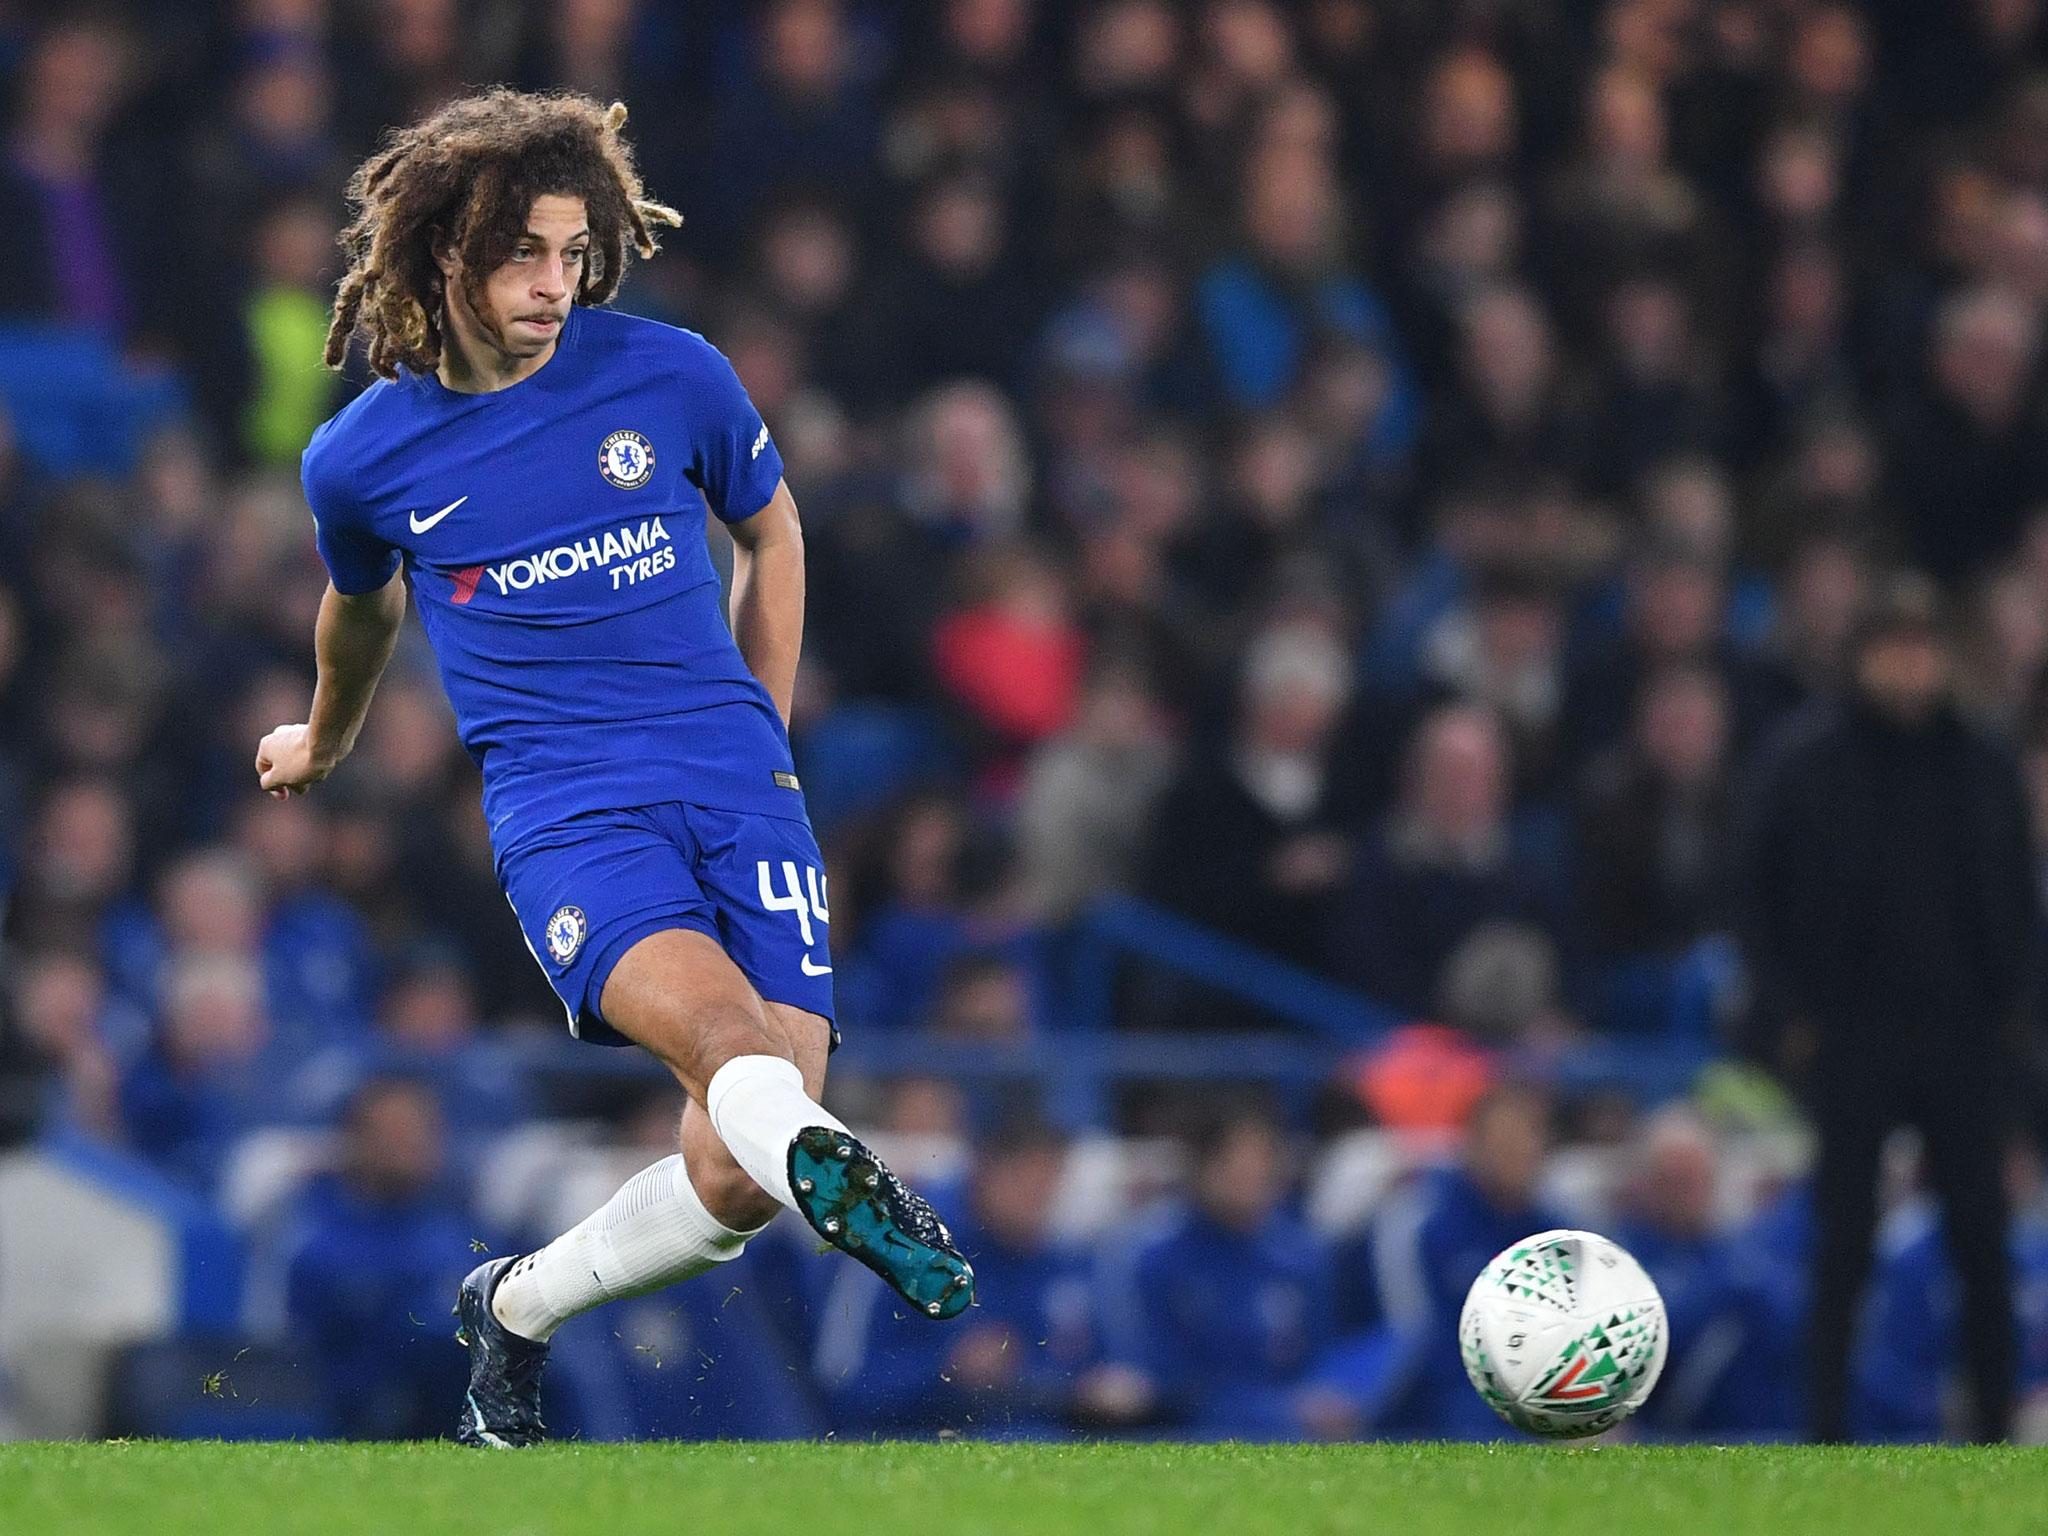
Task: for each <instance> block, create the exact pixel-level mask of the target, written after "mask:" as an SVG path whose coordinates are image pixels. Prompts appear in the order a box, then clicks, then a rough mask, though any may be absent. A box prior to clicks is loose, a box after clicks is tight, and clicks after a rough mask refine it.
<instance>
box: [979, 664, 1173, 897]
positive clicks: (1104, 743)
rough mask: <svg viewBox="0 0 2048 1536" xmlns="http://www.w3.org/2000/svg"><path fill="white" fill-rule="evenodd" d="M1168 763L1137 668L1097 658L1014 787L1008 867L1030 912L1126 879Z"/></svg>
mask: <svg viewBox="0 0 2048 1536" xmlns="http://www.w3.org/2000/svg"><path fill="white" fill-rule="evenodd" d="M1172 768H1173V746H1172V740H1171V737H1170V735H1169V734H1168V727H1167V723H1166V721H1165V720H1164V719H1163V718H1162V717H1161V712H1160V708H1159V703H1158V700H1157V699H1155V698H1154V697H1153V695H1152V693H1151V691H1150V690H1149V689H1148V688H1147V686H1146V682H1145V679H1144V678H1143V676H1141V675H1140V674H1139V673H1138V671H1137V670H1136V669H1135V668H1133V667H1130V666H1125V665H1118V664H1116V663H1113V662H1112V663H1107V664H1098V665H1097V667H1096V669H1095V671H1094V674H1093V676H1091V677H1090V678H1089V680H1088V681H1087V682H1085V683H1084V684H1083V685H1082V689H1081V698H1080V702H1079V704H1078V706H1077V708H1076V712H1075V717H1074V721H1073V723H1072V725H1070V726H1069V727H1068V728H1067V729H1066V730H1065V731H1063V732H1061V733H1060V734H1059V735H1058V736H1055V737H1053V738H1052V739H1051V740H1049V741H1046V742H1043V743H1042V744H1040V746H1039V747H1038V749H1037V750H1036V751H1035V752H1033V753H1032V755H1031V759H1030V762H1029V763H1028V765H1027V766H1026V768H1025V772H1024V779H1023V783H1022V784H1021V785H1020V787H1019V789H1018V793H1017V845H1018V846H1017V877H1018V880H1019V882H1020V884H1021V886H1022V891H1023V894H1022V899H1023V901H1024V903H1025V905H1026V907H1027V910H1029V911H1030V912H1031V914H1032V915H1033V916H1034V917H1035V918H1037V919H1038V920H1039V921H1042V922H1047V923H1050V924H1053V925H1055V926H1057V925H1059V924H1062V923H1064V922H1066V921H1067V920H1068V919H1070V918H1072V917H1074V916H1076V915H1077V914H1078V913H1080V912H1081V910H1082V909H1083V908H1084V907H1086V906H1087V904H1088V903H1089V902H1090V901H1091V900H1093V899H1094V898H1095V897H1097V896H1101V895H1104V894H1106V893H1108V892H1110V891H1115V890H1123V889H1127V888H1129V886H1130V885H1131V884H1132V881H1133V876H1134V875H1135V872H1136V868H1137V862H1138V856H1139V852H1140V847H1141V842H1142V839H1143V837H1144V830H1145V826H1146V824H1147V822H1148V821H1149V820H1150V818H1151V814H1152V808H1153V806H1154V805H1155V804H1156V803H1157V801H1158V797H1159V795H1160V793H1161V792H1162V791H1163V790H1164V789H1165V787H1166V780H1167V776H1168V775H1169V774H1170V773H1171V772H1172Z"/></svg>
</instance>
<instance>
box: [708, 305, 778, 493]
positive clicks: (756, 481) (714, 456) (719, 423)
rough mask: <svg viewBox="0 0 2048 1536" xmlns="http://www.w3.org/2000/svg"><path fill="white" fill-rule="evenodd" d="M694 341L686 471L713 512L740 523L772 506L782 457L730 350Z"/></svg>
mask: <svg viewBox="0 0 2048 1536" xmlns="http://www.w3.org/2000/svg"><path fill="white" fill-rule="evenodd" d="M691 339H692V341H693V342H694V343H695V345H694V347H693V349H692V350H693V351H694V352H695V354H696V355H695V357H693V358H692V359H691V363H690V367H689V372H688V375H687V380H686V384H687V395H686V398H685V402H684V405H685V409H686V410H687V411H688V412H689V439H690V466H689V469H688V470H687V471H686V473H687V475H688V476H689V480H690V483H691V484H692V485H694V486H696V487H697V489H698V490H700V491H702V492H703V493H704V500H705V502H706V503H707V504H708V505H709V506H710V508H711V510H712V511H713V512H715V513H717V514H718V516H719V517H720V518H721V519H723V520H724V521H726V522H728V523H737V522H741V521H743V520H744V519H746V518H749V517H752V516H753V515H754V514H755V513H756V512H758V511H760V510H761V509H762V508H763V507H765V506H767V505H768V502H769V499H770V498H771V497H772V496H774V494H775V487H776V486H777V485H779V484H781V483H782V455H781V454H780V453H779V452H778V451H777V450H776V447H775V441H774V439H773V438H771V437H770V436H769V435H768V424H767V423H766V422H764V421H763V420H762V419H761V413H760V412H759V411H757V410H755V409H754V402H753V401H752V400H749V399H748V398H747V391H746V389H745V387H744V386H743V385H742V384H741V383H740V376H739V375H738V374H737V373H735V372H733V367H732V364H731V363H729V362H727V361H726V359H725V354H723V353H722V352H720V351H719V350H718V349H717V348H716V347H714V346H712V345H711V343H710V342H708V341H705V340H704V339H703V338H702V337H697V336H693V337H692V338H691Z"/></svg>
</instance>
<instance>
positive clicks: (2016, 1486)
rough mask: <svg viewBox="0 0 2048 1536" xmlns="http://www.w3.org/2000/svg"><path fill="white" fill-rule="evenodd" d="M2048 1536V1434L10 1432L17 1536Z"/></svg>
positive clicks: (4, 1450) (7, 1460) (0, 1463)
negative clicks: (430, 1435) (369, 1441)
mask: <svg viewBox="0 0 2048 1536" xmlns="http://www.w3.org/2000/svg"><path fill="white" fill-rule="evenodd" d="M1551 1530H1557V1531H1578V1530H1588V1531H1598V1532H1600V1533H1602V1536H1634V1533H1638V1532H1640V1533H1645V1536H1648V1533H1655V1536H1690V1533H1692V1532H1705V1533H1711V1536H1778V1533H1784V1536H1808V1533H1815V1536H1819V1533H1828V1536H1833V1533H1836V1532H1840V1533H1843V1536H1849V1533H1855V1536H1889V1533H1893V1532H1896V1533H1899V1536H1906V1533H1911V1536H1928V1533H1930V1532H1937V1533H1942V1536H1949V1533H1955V1536H2007V1533H2011V1536H2019V1533H2021V1532H2025V1533H2028V1536H2041V1533H2043V1532H2048V1450H2009V1449H1994V1450H1971V1449H1960V1448H1954V1449H1951V1448H1920V1447H1915V1448H1910V1449H1908V1448H1900V1449H1857V1450H1848V1449H1844V1450H1832V1449H1830V1450H1819V1449H1806V1448H1799V1447H1776V1446H1770V1447H1764V1446H1755V1447H1740V1448H1734V1449H1709V1448H1703V1447H1697V1448H1686V1449H1648V1448H1642V1447H1633V1446H1624V1445H1610V1446H1599V1447H1593V1448H1588V1449H1577V1450H1574V1449H1570V1448H1566V1447H1560V1446H1549V1445H1514V1446H1501V1447H1494V1448H1489V1447H1485V1446H1444V1445H1400V1446H1395V1445H1361V1446H1313V1447H1311V1446H1290V1447H1273V1448H1267V1447H1253V1446H1185V1445H1136V1446H1134V1445H1118V1446H1019V1445H1013V1446H992V1445H972V1444H947V1445H852V1444H832V1443H825V1444H806V1445H626V1446H621V1445H607V1446H597V1445H560V1446H550V1447H547V1448H545V1449H542V1450H537V1451H523V1452H518V1453H513V1454H504V1453H483V1452H473V1451H463V1450H460V1449H457V1448H456V1447H454V1446H448V1445H218V1444H171V1443H158V1442H149V1443H115V1444H109V1445H88V1444H30V1445H0V1532H6V1533H8V1536H16V1533H19V1536H32V1533H33V1536H73V1533H79V1536H99V1533H107V1536H114V1533H120V1536H130V1533H138V1536H139V1533H152V1536H156V1533H160V1536H187V1533H191V1536H200V1533H204V1536H242V1533H245V1532H260V1533H265V1536H300V1533H304V1536H327V1533H335V1536H382V1533H385V1532H393V1533H398V1532H403V1533H405V1536H443V1533H448V1536H557V1533H561V1536H583V1533H586V1532H587V1533H590V1536H697V1533H703V1536H835V1533H841V1532H852V1533H859V1536H887V1533H890V1532H895V1531H915V1532H918V1533H920V1536H1008V1533H1017V1536H1026V1533H1028V1536H1064V1533H1069V1532H1072V1533H1083V1532H1085V1533H1087V1536H1121V1533H1125V1532H1132V1533H1139V1532H1142V1533H1151V1532H1158V1533H1161V1536H1165V1533H1176V1536H1179V1533H1193V1536H1260V1533H1267V1532H1271V1533H1274V1536H1315V1533H1322V1532H1328V1533H1333V1536H1334V1533H1339V1532H1343V1533H1352V1532H1372V1533H1376V1536H1377V1533H1385V1536H1439V1533H1442V1536H1450V1533H1458V1536H1465V1533H1470V1532H1490V1531H1500V1532H1502V1533H1504V1536H1505V1533H1527V1532H1540V1531H1551Z"/></svg>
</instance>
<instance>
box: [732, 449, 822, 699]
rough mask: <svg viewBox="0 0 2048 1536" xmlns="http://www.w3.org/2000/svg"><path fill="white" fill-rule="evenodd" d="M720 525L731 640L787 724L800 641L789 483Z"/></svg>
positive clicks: (799, 548) (796, 544)
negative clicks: (726, 552)
mask: <svg viewBox="0 0 2048 1536" xmlns="http://www.w3.org/2000/svg"><path fill="white" fill-rule="evenodd" d="M726 527H727V528H728V529H729V530H730V531H731V533H732V546H733V553H732V633H733V639H734V640H736V641H738V642H739V648H740V655H741V657H742V658H744V660H745V661H746V663H747V670H748V671H750V672H752V673H753V674H754V676H755V677H756V678H757V679H758V680H759V681H760V684H761V686H762V687H763V688H766V689H767V690H768V697H769V698H771V699H773V700H774V701H775V708H776V711H777V712H778V713H779V714H780V715H781V716H782V722H783V724H784V725H787V724H788V723H789V706H790V698H791V696H792V695H793V694H794V693H795V692H796V664H797V658H798V656H799V655H801V653H802V651H803V643H804V530H803V524H802V523H801V522H800V521H799V520H798V518H797V515H796V499H795V498H794V497H792V496H791V495H790V494H789V483H788V482H787V481H782V480H779V481H777V482H776V485H775V494H774V495H773V496H771V497H770V498H769V499H768V505H767V506H765V507H763V508H762V509H761V510H760V511H758V512H756V513H755V514H754V515H753V516H752V517H745V518H741V519H739V520H738V521H737V522H732V523H728V524H727V525H726Z"/></svg>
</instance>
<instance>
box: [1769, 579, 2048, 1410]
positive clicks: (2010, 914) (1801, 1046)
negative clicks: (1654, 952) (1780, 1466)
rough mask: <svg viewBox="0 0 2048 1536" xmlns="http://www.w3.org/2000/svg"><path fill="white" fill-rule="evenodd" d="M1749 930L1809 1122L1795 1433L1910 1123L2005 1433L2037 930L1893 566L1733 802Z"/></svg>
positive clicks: (1839, 1330)
mask: <svg viewBox="0 0 2048 1536" xmlns="http://www.w3.org/2000/svg"><path fill="white" fill-rule="evenodd" d="M1744 814H1745V821H1746V824H1747V829H1746V832H1745V835H1744V845H1743V851H1742V855H1741V857H1742V861H1743V862H1742V875H1741V884H1742V890H1743V896H1742V901H1743V905H1744V908H1745V910H1744V912H1743V914H1742V922H1743V932H1744V942H1745V944H1746V947H1747V950H1748V954H1749V958H1750V964H1751V966H1752V969H1753V972H1754V974H1755V977H1756V982H1757V986H1758V989H1759V996H1760V999H1761V1002H1762V1005H1763V1009H1764V1012H1763V1015H1762V1017H1763V1019H1764V1020H1765V1024H1766V1027H1767V1028H1768V1029H1769V1030H1771V1031H1772V1034H1773V1036H1774V1038H1772V1039H1770V1040H1769V1041H1768V1043H1767V1044H1766V1047H1765V1048H1766V1049H1767V1050H1768V1051H1769V1052H1770V1053H1771V1054H1772V1055H1773V1057H1774V1058H1775V1059H1776V1060H1777V1061H1778V1062H1779V1063H1780V1064H1781V1065H1782V1066H1784V1067H1785V1068H1786V1069H1787V1070H1788V1071H1791V1072H1793V1073H1795V1074H1797V1076H1798V1077H1799V1079H1800V1080H1801V1081H1802V1083H1803V1085H1804V1086H1805V1088H1806V1091H1807V1097H1808V1101H1809V1105H1810V1108H1811V1110H1812V1113H1813V1114H1814V1117H1815V1119H1816V1122H1817V1128H1818V1130H1819V1134H1820V1153H1819V1159H1820V1160H1819V1166H1818V1170H1817V1173H1816V1184H1815V1192H1814V1210H1815V1216H1816V1221H1817V1239H1816V1243H1815V1249H1814V1273H1813V1294H1814V1295H1815V1296H1816V1297H1817V1298H1827V1299H1828V1304H1826V1305H1819V1306H1817V1307H1816V1310H1815V1315H1814V1340H1813V1362H1812V1369H1813V1383H1812V1391H1813V1400H1812V1404H1811V1413H1812V1429H1813V1433H1814V1434H1815V1435H1816V1436H1817V1437H1818V1438H1821V1439H1828V1440H1838V1439H1842V1438H1844V1437H1846V1436H1847V1435H1848V1434H1849V1432H1850V1428H1851V1425H1850V1420H1849V1386H1850V1383H1849V1356H1850V1346H1851V1342H1852V1338H1853V1330H1854V1326H1855V1321H1856V1308H1855V1306H1854V1305H1853V1301H1852V1299H1853V1298H1857V1297H1860V1296H1861V1295H1862V1292H1863V1284H1864V1281H1865V1279H1866V1277H1867V1276H1868V1274H1869V1269H1870V1244H1871V1235H1872V1232H1873V1230H1874V1228H1875V1225H1876V1219H1877V1206H1876V1201H1877V1187H1876V1184H1877V1181H1876V1174H1877V1163H1878V1153H1879V1149H1880V1148H1881V1146H1882V1144H1883V1141H1884V1138H1885V1136H1886V1134H1887V1133H1888V1132H1889V1131H1890V1130H1891V1128H1892V1127H1893V1126H1894V1125H1897V1124H1900V1123H1907V1124H1911V1125H1914V1126H1916V1127H1918V1128H1919V1130H1920V1131H1921V1134H1922V1135H1923V1136H1924V1138H1925V1139H1926V1145H1927V1156H1928V1174H1929V1182H1930V1183H1931V1184H1932V1186H1933V1187H1934V1188H1935V1190H1936V1191H1937V1192H1938V1194H1939V1197H1940V1199H1941V1203H1942V1209H1943V1214H1944V1218H1945V1231H1946V1232H1947V1234H1948V1239H1949V1243H1950V1246H1951V1250H1952V1253H1953V1256H1954V1259H1955V1261H1956V1268H1957V1272H1958V1274H1959V1275H1960V1277H1961V1280H1962V1284H1963V1288H1964V1293H1965V1295H1966V1296H1967V1297H1968V1301H1967V1304H1966V1307H1965V1310H1964V1338H1965V1354H1966V1358H1967V1361H1968V1367H1969V1380H1970V1383H1971V1389H1972V1398H1973V1400H1972V1409H1971V1416H1970V1434H1971V1435H1972V1437H1978V1438H1988V1439H1998V1438H2002V1437H2003V1436H2004V1435H2005V1434H2006V1433H2007V1432H2008V1431H2009V1429H2010V1426H2011V1415H2012V1394H2013V1358H2012V1349H2011V1333H2012V1326H2013V1324H2012V1315H2013V1302H2012V1280H2011V1275H2010V1272H2009V1269H2008V1264H2007V1259H2006V1251H2005V1250H2006V1241H2007V1231H2008V1215H2007V1210H2006V1205H2005V1198H2004V1194H2003V1192H2002V1190H2001V1188H2000V1185H1999V1179H1998V1163H1999V1151H2000V1148H2001V1146H2002V1145H2003V1137H2004V1133H2005V1129H2006V1127H2007V1126H2008V1125H2009V1124H2010V1117H2011V1115H2012V1114H2013V1112H2014V1106H2013V1105H2012V1102H2011V1098H2010V1090H2011V1085H2012V1082H2013V1074H2014V1071H2015V1065H2014V1064H2015V1062H2016V1061H2017V1060H2018V1059H2019V1057H2018V1054H2017V1053H2018V1052H2019V1051H2020V1050H2021V1049H2022V1048H2023V1045H2022V1037H2021V1035H2020V1031H2021V1029H2022V1027H2023V1023H2024V1018H2023V1009H2024V1006H2025V1004H2026V1002H2027V1000H2028V998H2029V996H2030V992H2031V984H2032V972H2033V971H2034V969H2035V954H2034V946H2035V943H2036V937H2037V933H2038V927H2039V923H2040V899H2039V893H2038V891H2037V890H2036V888H2035V884H2034V875H2035V871H2034V869H2033V867H2032V860H2031V853H2030V849H2029V830H2030V828H2029V823H2028V817H2027V812H2026V807H2025V798H2024V791H2023V790H2022V787H2021V784H2020V781H2019V777H2018V774H2017V771H2016V769H2015V768H2014V766H2013V765H2012V763H2011V762H2010V761H2009V759H2008V758H2007V757H2006V756H2005V754H2004V752H2003V751H2002V750H2001V749H2000V748H1998V747H1996V746H1995V745H1993V744H1991V743H1989V742H1987V741H1986V740H1985V739H1983V738H1982V737H1980V736H1979V735H1978V734H1977V733H1976V731H1975V730H1974V729H1973V728H1971V727H1970V726H1968V725H1966V724H1965V723H1964V722H1963V721H1962V719H1961V718H1960V716H1959V715H1958V713H1957V711H1956V707H1955V704H1954V702H1953V667H1952V662H1951V659H1950V655H1949V650H1948V644H1947V640H1946V638H1945V634H1944V630H1943V620H1942V613H1941V605H1940V599H1939V597H1938V595H1937V594H1936V593H1935V591H1934V590H1933V588H1932V587H1931V585H1930V584H1929V583H1927V582H1926V581H1925V580H1924V579H1913V578H1902V579H1900V580H1897V581H1895V582H1893V583H1892V584H1890V585H1889V586H1888V587H1887V588H1886V589H1885V590H1884V591H1883V592H1882V593H1881V594H1880V596H1879V597H1878V599H1877V600H1876V601H1875V602H1874V603H1873V605H1872V607H1871V609H1870V610H1869V612H1868V614H1867V615H1866V618H1865V620H1864V623H1863V625H1862V628H1861V630H1860V632H1859V635H1858V638H1857V641H1856V644H1855V647H1854V651H1853V677H1852V689H1851V692H1850V695H1849V697H1848V698H1847V699H1846V700H1845V701H1844V702H1843V703H1842V704H1840V705H1839V706H1837V707H1835V708H1833V709H1831V710H1830V711H1829V712H1828V713H1826V714H1824V715H1822V716H1820V717H1819V718H1817V719H1814V720H1810V721H1807V722H1804V723H1802V724H1800V725H1798V726H1795V727H1792V728H1790V729H1789V730H1788V733H1787V734H1786V736H1785V737H1784V738H1782V739H1781V740H1780V741H1779V742H1778V743H1777V744H1776V746H1775V749H1774V751H1773V753H1772V755H1771V757H1770V758H1769V759H1768V761H1767V763H1766V765H1765V768H1764V770H1763V772H1762V774H1761V776H1760V778H1759V781H1758V783H1757V784H1756V785H1755V786H1754V788H1753V792H1752V800H1751V803H1750V804H1749V805H1748V807H1747V808H1746V810H1745V813H1744Z"/></svg>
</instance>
